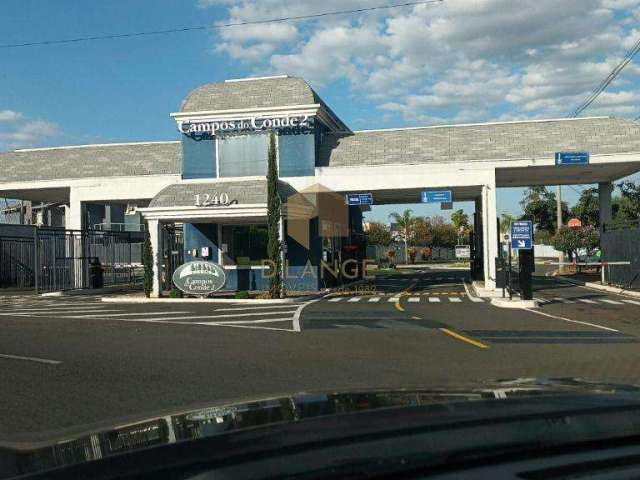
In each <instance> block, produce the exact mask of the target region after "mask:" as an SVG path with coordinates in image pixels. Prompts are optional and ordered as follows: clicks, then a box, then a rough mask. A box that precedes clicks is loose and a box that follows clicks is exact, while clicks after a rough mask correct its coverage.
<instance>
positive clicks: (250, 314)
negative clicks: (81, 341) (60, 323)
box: [67, 311, 291, 323]
mask: <svg viewBox="0 0 640 480" xmlns="http://www.w3.org/2000/svg"><path fill="white" fill-rule="evenodd" d="M287 314H291V312H290V311H283V312H256V313H235V314H224V315H189V316H188V317H185V316H182V317H165V318H163V317H158V318H157V319H156V318H151V319H145V320H149V321H154V320H186V319H191V320H200V319H202V320H209V319H210V320H212V321H214V320H215V319H217V318H239V317H256V316H258V315H287ZM156 315H157V313H156ZM97 317H98V316H94V315H76V316H70V317H67V318H97ZM135 320H138V319H135ZM139 320H140V321H142V319H139ZM187 323H193V322H187Z"/></svg>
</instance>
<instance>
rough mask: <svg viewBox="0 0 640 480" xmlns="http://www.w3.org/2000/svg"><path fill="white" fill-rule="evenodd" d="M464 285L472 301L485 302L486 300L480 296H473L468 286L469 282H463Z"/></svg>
mask: <svg viewBox="0 0 640 480" xmlns="http://www.w3.org/2000/svg"><path fill="white" fill-rule="evenodd" d="M462 285H464V291H465V292H466V294H467V298H469V300H471V301H472V302H484V300H482V299H481V298H479V297H473V296H471V293H470V292H469V287H467V282H462Z"/></svg>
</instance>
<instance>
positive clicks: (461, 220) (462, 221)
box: [451, 209, 469, 231]
mask: <svg viewBox="0 0 640 480" xmlns="http://www.w3.org/2000/svg"><path fill="white" fill-rule="evenodd" d="M451 223H453V226H454V227H455V228H456V230H458V231H459V230H460V229H461V228H464V229H467V228H469V215H467V214H466V213H464V210H462V209H459V210H456V211H455V212H453V213H452V214H451Z"/></svg>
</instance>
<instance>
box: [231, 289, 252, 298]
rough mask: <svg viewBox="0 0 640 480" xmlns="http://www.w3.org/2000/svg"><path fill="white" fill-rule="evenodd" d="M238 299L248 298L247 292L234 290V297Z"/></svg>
mask: <svg viewBox="0 0 640 480" xmlns="http://www.w3.org/2000/svg"><path fill="white" fill-rule="evenodd" d="M234 298H236V299H238V300H245V299H247V298H249V292H247V291H246V290H239V291H237V292H236V294H235V297H234Z"/></svg>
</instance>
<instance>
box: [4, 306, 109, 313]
mask: <svg viewBox="0 0 640 480" xmlns="http://www.w3.org/2000/svg"><path fill="white" fill-rule="evenodd" d="M101 308H109V306H108V305H104V304H103V305H101V306H95V307H88V308H87V307H80V306H78V307H76V306H73V307H56V308H53V307H40V308H20V307H18V308H14V309H12V311H13V312H30V313H37V312H51V313H55V312H60V311H70V310H86V311H88V310H100V309H101Z"/></svg>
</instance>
